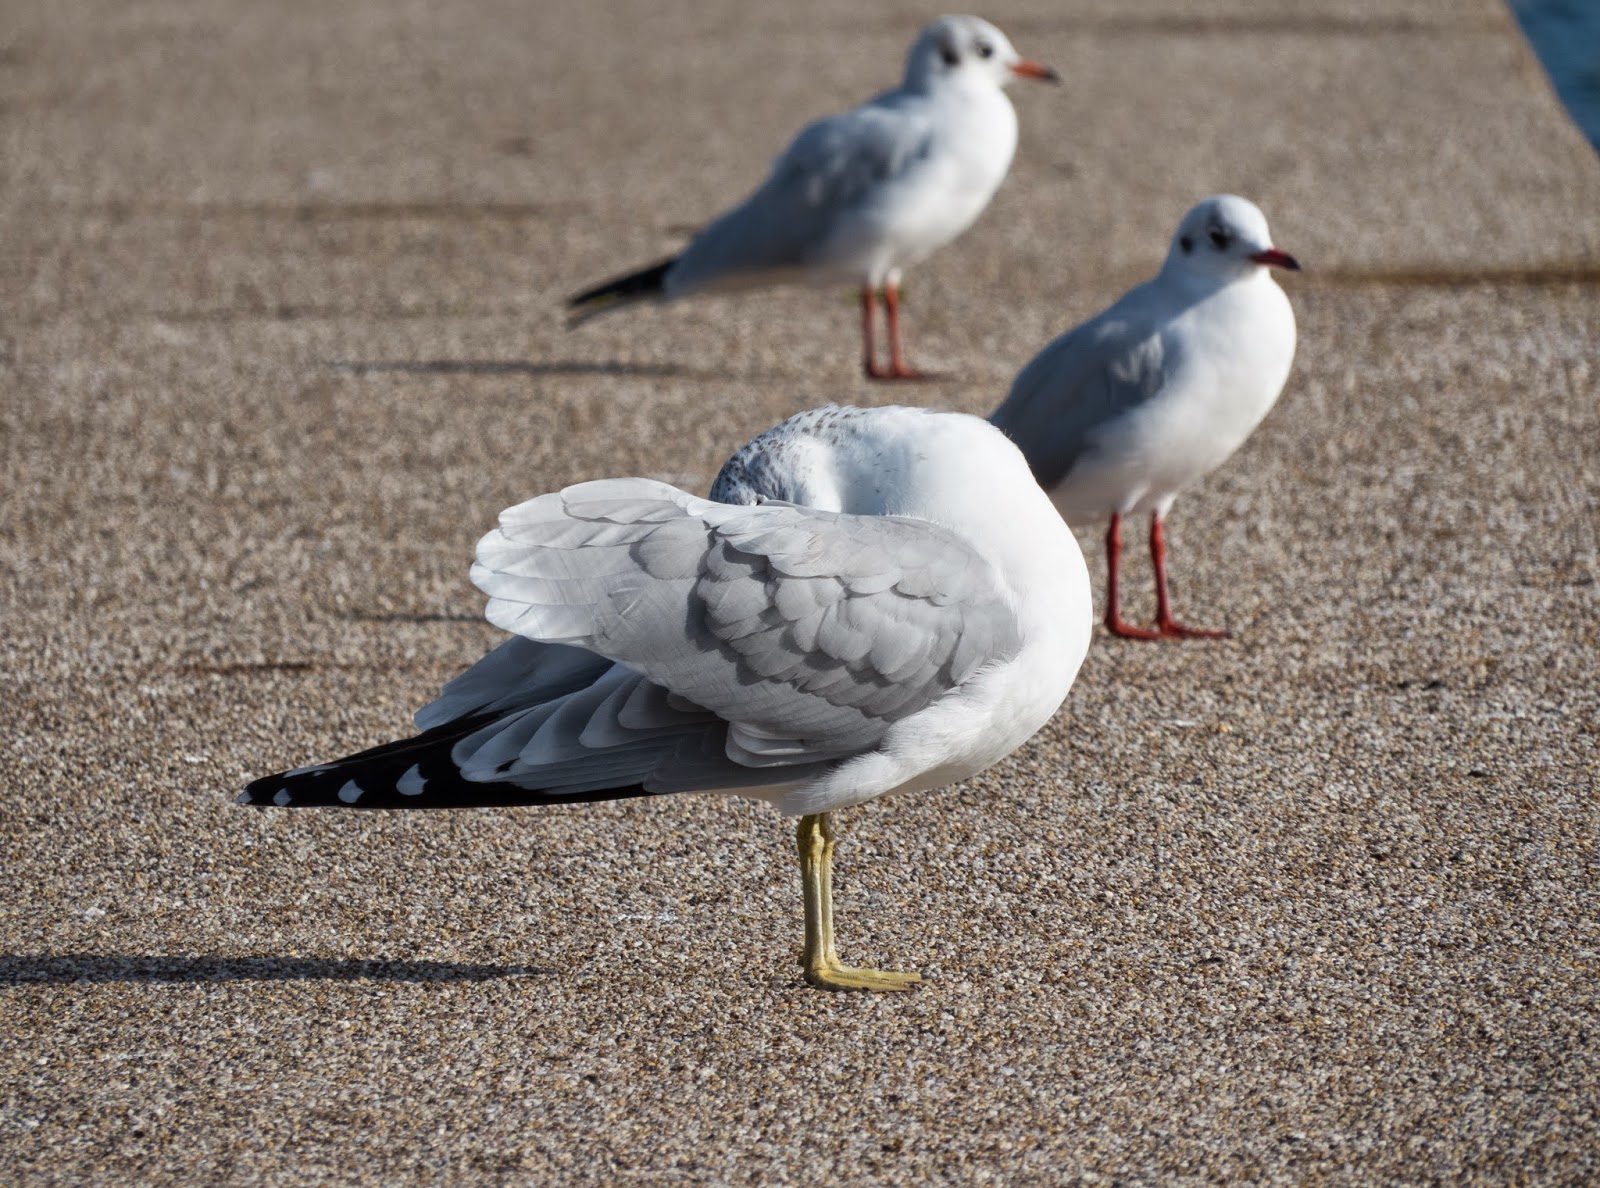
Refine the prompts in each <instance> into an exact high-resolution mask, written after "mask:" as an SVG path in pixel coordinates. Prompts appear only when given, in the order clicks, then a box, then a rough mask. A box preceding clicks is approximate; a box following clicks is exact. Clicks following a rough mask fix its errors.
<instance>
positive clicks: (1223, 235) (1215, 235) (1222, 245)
mask: <svg viewBox="0 0 1600 1188" xmlns="http://www.w3.org/2000/svg"><path fill="white" fill-rule="evenodd" d="M1209 235H1210V236H1211V246H1212V247H1214V248H1216V249H1217V251H1219V252H1225V251H1227V250H1228V233H1227V232H1226V231H1224V230H1223V229H1222V228H1221V227H1213V228H1211V230H1210V232H1209Z"/></svg>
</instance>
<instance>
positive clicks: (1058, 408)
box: [989, 289, 1172, 490]
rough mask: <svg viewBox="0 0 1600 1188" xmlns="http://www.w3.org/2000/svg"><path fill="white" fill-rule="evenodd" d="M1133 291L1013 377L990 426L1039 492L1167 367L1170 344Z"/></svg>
mask: <svg viewBox="0 0 1600 1188" xmlns="http://www.w3.org/2000/svg"><path fill="white" fill-rule="evenodd" d="M1139 294H1140V290H1138V289H1135V290H1134V291H1133V292H1132V293H1130V294H1129V295H1128V297H1127V298H1124V300H1123V301H1122V302H1118V303H1117V305H1115V306H1112V308H1110V309H1109V310H1107V311H1106V312H1105V313H1103V314H1101V315H1100V316H1099V317H1097V318H1094V319H1092V320H1090V321H1088V322H1085V323H1084V324H1083V325H1081V326H1078V327H1076V328H1075V329H1073V330H1069V331H1068V332H1067V333H1066V334H1063V335H1062V336H1061V337H1060V338H1058V339H1056V340H1055V341H1054V342H1052V343H1051V344H1050V345H1049V346H1047V347H1045V349H1044V350H1042V351H1040V352H1039V354H1038V355H1036V356H1035V357H1034V359H1033V361H1032V362H1030V363H1029V364H1028V365H1027V366H1026V367H1024V368H1023V369H1022V371H1021V372H1019V373H1018V375H1017V378H1016V379H1015V380H1014V381H1013V382H1012V384H1011V391H1010V393H1009V394H1008V395H1007V396H1006V399H1005V401H1004V403H1002V404H1001V405H1000V407H999V408H997V409H996V410H995V411H994V413H993V414H992V415H991V416H990V417H989V420H990V422H991V423H992V424H993V425H994V426H995V427H996V428H998V429H1000V430H1002V431H1003V432H1004V433H1005V434H1006V436H1008V437H1010V438H1011V440H1012V441H1014V442H1015V443H1016V444H1017V447H1018V448H1019V449H1020V450H1021V451H1022V453H1023V455H1024V457H1026V458H1027V460H1028V466H1029V468H1030V469H1031V470H1032V471H1033V476H1034V478H1035V479H1037V480H1038V482H1039V485H1040V486H1042V487H1044V488H1045V489H1046V490H1049V489H1051V488H1052V487H1054V486H1056V485H1057V484H1058V483H1060V482H1061V481H1062V480H1063V479H1065V478H1066V477H1067V475H1068V474H1069V473H1070V472H1071V471H1072V468H1073V467H1074V466H1076V465H1077V464H1078V463H1079V462H1080V461H1082V460H1084V459H1085V458H1088V457H1090V456H1092V455H1093V454H1094V452H1095V450H1096V448H1097V447H1098V445H1099V443H1100V441H1101V439H1102V438H1103V437H1104V436H1105V434H1106V432H1107V431H1108V430H1109V429H1110V428H1111V427H1112V426H1113V425H1115V423H1116V422H1117V421H1118V420H1120V419H1121V418H1123V417H1126V416H1127V415H1129V414H1130V413H1132V412H1134V411H1135V410H1136V409H1138V408H1139V407H1140V406H1141V405H1143V404H1144V403H1145V402H1146V401H1148V400H1150V399H1151V398H1152V397H1154V396H1155V395H1156V394H1157V393H1158V392H1159V391H1160V390H1161V387H1162V383H1163V381H1164V379H1165V377H1166V375H1167V374H1168V372H1169V371H1170V369H1171V366H1172V358H1171V356H1170V346H1169V344H1168V343H1167V342H1166V341H1165V339H1164V338H1163V337H1162V336H1161V334H1160V333H1159V332H1157V331H1156V329H1155V327H1154V324H1153V323H1152V322H1151V320H1150V319H1148V318H1145V317H1139V316H1136V315H1134V314H1133V313H1132V312H1131V311H1128V310H1127V309H1125V307H1127V306H1137V305H1138V304H1139V302H1137V301H1136V300H1134V299H1135V298H1136V297H1137V296H1138V295H1139Z"/></svg>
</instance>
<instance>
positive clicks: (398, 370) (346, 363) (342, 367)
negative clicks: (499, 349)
mask: <svg viewBox="0 0 1600 1188" xmlns="http://www.w3.org/2000/svg"><path fill="white" fill-rule="evenodd" d="M326 365H327V366H329V367H332V368H334V369H335V370H337V371H347V372H349V373H350V374H352V375H383V374H392V375H526V376H551V375H619V376H641V377H646V378H654V379H704V378H706V377H707V373H705V372H701V371H697V370H695V369H694V368H690V367H683V366H681V365H679V364H676V363H624V362H621V361H618V360H601V361H598V362H597V361H593V360H582V359H564V360H563V359H558V360H553V361H550V362H545V363H537V362H534V361H532V360H529V359H373V360H360V359H330V360H328V361H327V364H326Z"/></svg>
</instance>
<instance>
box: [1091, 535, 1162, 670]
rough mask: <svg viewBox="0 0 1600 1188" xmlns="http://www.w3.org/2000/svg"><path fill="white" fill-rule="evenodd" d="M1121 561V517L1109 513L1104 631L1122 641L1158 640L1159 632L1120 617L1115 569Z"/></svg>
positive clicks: (1120, 610)
mask: <svg viewBox="0 0 1600 1188" xmlns="http://www.w3.org/2000/svg"><path fill="white" fill-rule="evenodd" d="M1121 560H1122V517H1121V516H1120V515H1118V514H1117V513H1116V512H1112V513H1111V527H1109V528H1107V529H1106V620H1105V622H1106V630H1107V631H1109V632H1111V634H1112V635H1120V636H1122V638H1123V639H1160V638H1161V633H1160V632H1159V631H1151V630H1150V629H1149V628H1147V627H1135V626H1134V625H1133V624H1132V623H1129V622H1128V621H1126V620H1125V619H1124V618H1123V617H1122V609H1121V605H1120V603H1119V602H1118V599H1117V567H1118V565H1119V564H1120V562H1121Z"/></svg>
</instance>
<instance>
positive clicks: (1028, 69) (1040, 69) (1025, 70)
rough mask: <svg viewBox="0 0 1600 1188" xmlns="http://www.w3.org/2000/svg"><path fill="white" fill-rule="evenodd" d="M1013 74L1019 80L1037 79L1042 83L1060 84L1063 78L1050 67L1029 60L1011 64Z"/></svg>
mask: <svg viewBox="0 0 1600 1188" xmlns="http://www.w3.org/2000/svg"><path fill="white" fill-rule="evenodd" d="M1011 73H1012V74H1015V75H1016V76H1017V77H1018V78H1036V79H1038V80H1039V81H1040V82H1051V83H1058V82H1060V81H1061V76H1060V75H1059V74H1057V73H1056V72H1055V71H1054V70H1052V69H1050V67H1048V66H1044V65H1041V64H1040V63H1038V62H1030V61H1028V59H1027V58H1022V59H1020V60H1019V61H1016V62H1013V63H1011Z"/></svg>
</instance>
